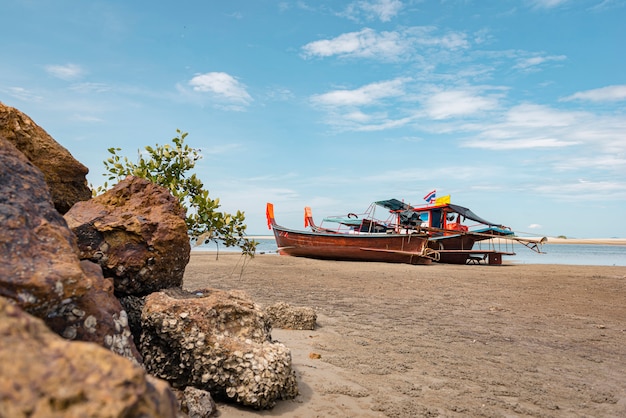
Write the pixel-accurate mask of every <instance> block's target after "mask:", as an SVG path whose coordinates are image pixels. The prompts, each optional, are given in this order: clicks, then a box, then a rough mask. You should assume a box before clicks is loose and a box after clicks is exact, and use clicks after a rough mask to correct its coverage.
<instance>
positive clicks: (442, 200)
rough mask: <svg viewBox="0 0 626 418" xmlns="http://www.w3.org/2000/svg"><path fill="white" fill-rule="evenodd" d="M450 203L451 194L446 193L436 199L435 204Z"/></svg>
mask: <svg viewBox="0 0 626 418" xmlns="http://www.w3.org/2000/svg"><path fill="white" fill-rule="evenodd" d="M448 203H450V195H449V194H448V195H445V196H441V197H438V198H437V199H435V205H447V204H448Z"/></svg>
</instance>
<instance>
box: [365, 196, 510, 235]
mask: <svg viewBox="0 0 626 418" xmlns="http://www.w3.org/2000/svg"><path fill="white" fill-rule="evenodd" d="M375 203H376V204H377V205H379V206H382V207H384V208H386V209H388V210H391V211H407V210H410V211H413V212H430V211H432V210H434V209H441V208H447V209H448V210H447V211H448V212H456V213H458V214H460V215H461V216H463V217H465V218H467V219H471V220H472V221H475V222H479V223H481V224H483V225H488V226H496V227H501V228H504V226H503V225H502V224H498V223H494V222H489V221H488V220H486V219H483V218H481V217H480V216H478V215H476V214H475V213H474V212H472V211H471V210H470V209H468V208H466V207H463V206H460V205H455V204H452V203H445V204H443V205H431V206H421V207H413V206H410V205H408V204H406V203H404V202H402V201H401V200H398V199H387V200H380V201H378V202H375Z"/></svg>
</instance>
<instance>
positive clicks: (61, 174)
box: [0, 102, 91, 214]
mask: <svg viewBox="0 0 626 418" xmlns="http://www.w3.org/2000/svg"><path fill="white" fill-rule="evenodd" d="M0 136H4V137H5V138H6V139H7V140H8V141H9V142H11V143H13V145H15V147H16V148H17V149H18V150H20V151H21V152H22V153H23V154H24V155H25V156H26V158H27V159H28V160H29V161H30V162H32V163H33V164H34V165H35V166H36V167H37V168H39V169H40V170H41V171H42V172H43V175H44V178H45V182H46V184H47V185H48V187H49V189H50V193H51V195H52V201H53V202H54V207H55V208H56V210H57V211H59V212H60V213H61V214H63V213H65V212H67V211H68V210H69V209H70V208H71V207H72V206H73V205H74V203H76V202H78V201H82V200H88V199H90V198H91V190H89V187H88V185H87V178H86V176H87V173H88V172H89V170H88V169H87V167H85V166H84V165H83V164H81V163H80V162H78V161H77V160H76V159H75V158H74V157H73V156H72V154H70V152H69V151H68V150H67V149H65V148H63V147H62V146H61V145H60V144H59V143H57V142H56V141H55V140H54V139H53V138H52V137H51V136H50V135H48V133H47V132H46V131H45V130H43V128H41V127H39V126H38V125H37V124H36V123H35V122H33V120H32V119H31V118H29V117H28V116H27V115H25V114H24V113H22V112H20V111H19V110H17V109H15V108H13V107H10V106H6V105H4V104H2V103H1V102H0Z"/></svg>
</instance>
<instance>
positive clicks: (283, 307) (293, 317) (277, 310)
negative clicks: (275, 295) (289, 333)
mask: <svg viewBox="0 0 626 418" xmlns="http://www.w3.org/2000/svg"><path fill="white" fill-rule="evenodd" d="M265 315H266V316H267V319H268V320H269V321H270V323H271V324H272V327H273V328H281V329H298V330H304V329H310V330H313V329H315V322H316V321H317V314H316V313H315V311H314V310H313V308H308V307H304V306H302V307H295V306H291V305H289V304H288V303H285V302H277V303H275V304H273V305H270V306H268V307H267V308H265Z"/></svg>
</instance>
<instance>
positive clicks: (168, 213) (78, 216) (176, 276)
mask: <svg viewBox="0 0 626 418" xmlns="http://www.w3.org/2000/svg"><path fill="white" fill-rule="evenodd" d="M65 220H66V221H67V223H68V225H69V226H70V228H71V229H72V231H73V232H74V234H76V237H77V240H78V248H79V250H80V258H81V259H86V260H91V261H93V262H95V263H98V264H100V266H101V267H102V270H103V272H104V275H105V276H106V277H112V278H113V280H114V284H115V293H116V294H117V295H120V296H121V295H138V296H141V295H146V294H148V293H151V292H156V291H159V290H161V289H166V288H168V287H175V286H180V285H181V284H182V281H183V274H184V273H185V267H186V266H187V263H188V262H189V255H190V251H191V244H190V243H189V235H188V232H187V224H186V223H185V209H184V208H183V207H182V206H181V205H180V202H179V201H178V199H176V198H175V197H174V196H172V194H171V193H170V191H169V190H167V189H166V188H165V187H162V186H159V185H157V184H155V183H152V182H150V181H148V180H146V179H142V178H139V177H133V176H129V177H127V178H126V179H124V180H122V181H120V182H119V183H118V184H117V185H116V186H115V187H113V188H112V189H111V190H109V191H107V192H105V193H103V194H101V195H100V196H97V197H94V198H93V199H91V200H89V201H86V202H78V203H77V204H75V205H74V206H73V207H72V209H70V211H69V212H67V213H66V214H65Z"/></svg>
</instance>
